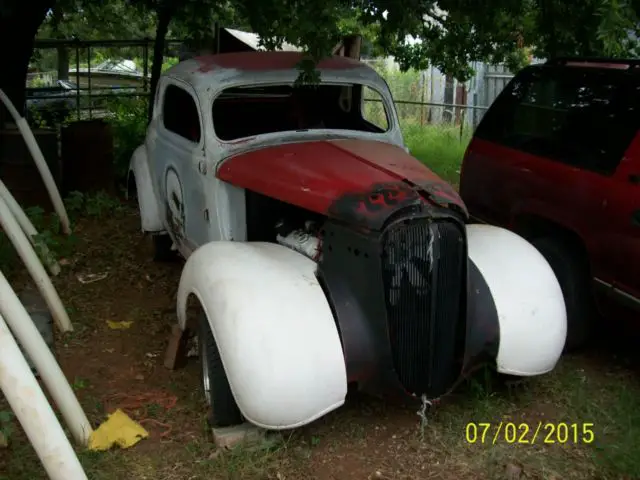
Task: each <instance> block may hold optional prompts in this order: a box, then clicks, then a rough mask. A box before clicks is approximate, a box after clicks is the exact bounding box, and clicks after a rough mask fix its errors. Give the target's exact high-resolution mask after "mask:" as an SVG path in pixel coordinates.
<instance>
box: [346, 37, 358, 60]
mask: <svg viewBox="0 0 640 480" xmlns="http://www.w3.org/2000/svg"><path fill="white" fill-rule="evenodd" d="M342 45H343V49H342V56H344V57H349V58H355V59H356V60H360V49H361V48H362V37H361V36H360V35H348V36H346V37H344V39H343V40H342Z"/></svg>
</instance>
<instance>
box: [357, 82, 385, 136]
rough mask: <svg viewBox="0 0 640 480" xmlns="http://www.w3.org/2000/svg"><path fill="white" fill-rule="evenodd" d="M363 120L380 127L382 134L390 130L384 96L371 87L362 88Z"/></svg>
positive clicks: (364, 86)
mask: <svg viewBox="0 0 640 480" xmlns="http://www.w3.org/2000/svg"><path fill="white" fill-rule="evenodd" d="M362 118H363V119H364V120H366V121H367V122H369V123H371V124H372V125H374V126H376V127H378V128H379V129H380V131H381V132H386V131H387V130H389V119H388V118H387V111H386V109H385V108H384V102H383V101H382V95H380V93H378V92H377V91H376V90H374V89H373V88H371V87H368V86H366V85H363V87H362Z"/></svg>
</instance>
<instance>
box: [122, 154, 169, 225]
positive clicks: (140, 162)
mask: <svg viewBox="0 0 640 480" xmlns="http://www.w3.org/2000/svg"><path fill="white" fill-rule="evenodd" d="M130 175H133V177H134V179H135V182H136V191H137V193H138V208H139V209H140V222H141V224H142V231H143V232H161V231H162V230H164V225H163V224H162V217H161V215H160V208H159V207H160V206H159V204H158V199H157V198H156V194H155V192H154V191H153V179H152V178H151V172H150V170H149V164H148V162H147V153H146V148H145V146H144V145H140V146H139V147H138V148H136V150H135V151H134V152H133V155H132V156H131V162H130V164H129V176H130ZM128 183H129V178H127V185H128Z"/></svg>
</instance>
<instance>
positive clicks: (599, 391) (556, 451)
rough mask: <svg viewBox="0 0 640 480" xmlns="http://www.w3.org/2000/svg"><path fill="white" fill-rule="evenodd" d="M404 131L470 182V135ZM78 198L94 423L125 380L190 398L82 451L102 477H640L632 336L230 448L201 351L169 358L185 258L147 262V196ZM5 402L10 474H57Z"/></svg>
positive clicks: (86, 374)
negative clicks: (130, 435) (532, 369)
mask: <svg viewBox="0 0 640 480" xmlns="http://www.w3.org/2000/svg"><path fill="white" fill-rule="evenodd" d="M404 133H405V140H406V143H407V145H408V146H409V148H410V150H411V152H412V153H413V155H415V156H416V157H417V158H419V159H420V160H421V161H423V162H424V163H425V164H426V165H428V166H429V167H430V168H432V169H433V170H434V172H436V173H437V174H438V175H440V176H441V177H442V178H443V179H445V180H447V181H449V182H451V183H453V184H457V176H458V174H457V171H458V169H459V166H460V162H461V159H462V156H463V154H464V150H465V148H466V144H467V142H468V134H466V135H464V136H463V138H462V141H461V140H460V136H459V131H458V130H457V129H451V128H443V127H435V126H429V127H424V128H421V127H418V126H407V127H406V128H405V129H404ZM80 203H82V206H81V205H80ZM70 206H72V205H70ZM80 208H82V209H83V211H84V212H85V213H84V218H79V219H78V224H77V227H76V234H77V236H78V243H77V244H76V246H75V254H72V255H69V257H68V259H69V261H70V262H71V264H72V266H69V267H65V270H64V272H63V274H61V276H60V277H58V278H56V279H55V282H56V287H57V288H58V291H59V292H60V294H61V297H62V298H63V300H64V301H65V303H66V306H67V307H68V310H69V312H70V315H71V317H72V321H73V322H74V325H75V327H76V331H75V332H73V334H71V335H68V336H66V337H65V338H62V339H61V338H58V340H57V357H58V359H59V361H60V363H61V365H62V366H63V368H64V369H65V373H66V374H67V375H68V378H69V379H70V381H71V382H72V384H73V387H74V390H75V392H76V394H77V395H78V397H79V399H80V401H81V403H82V405H83V406H84V408H85V410H86V411H87V415H89V417H90V419H91V420H92V422H93V423H94V424H97V423H99V422H100V421H101V420H102V419H103V418H104V415H105V413H107V412H108V411H110V410H111V409H112V408H113V405H112V404H110V403H109V395H112V394H115V393H119V392H120V393H122V392H124V393H131V394H132V395H134V394H139V393H140V392H147V391H151V390H163V391H165V392H170V393H172V394H175V395H176V396H177V398H178V400H177V405H176V407H175V408H174V409H172V410H167V411H165V410H164V408H163V407H162V406H161V405H160V403H159V402H155V403H154V402H150V403H149V404H148V405H146V407H144V408H141V409H136V410H132V411H129V412H128V413H129V414H130V415H131V416H132V418H134V419H139V418H140V417H144V416H145V415H146V417H148V418H152V419H153V420H155V421H158V422H161V423H162V424H165V425H168V426H170V427H172V430H171V434H170V435H168V436H167V437H164V438H163V437H160V435H159V431H162V429H159V430H152V431H151V437H150V438H149V439H147V440H144V441H142V442H141V443H140V444H138V445H136V446H135V447H133V448H131V449H129V450H124V451H121V450H113V451H109V452H105V453H89V452H85V451H80V450H78V455H79V459H80V461H81V462H82V465H83V466H84V468H85V470H86V472H87V475H88V477H89V478H90V479H98V480H100V479H104V480H116V479H119V478H131V479H152V478H154V479H155V478H158V479H164V480H183V479H221V480H226V479H229V480H235V479H248V480H252V479H265V480H266V479H276V480H295V479H300V478H308V479H309V480H311V479H319V480H329V479H336V480H341V479H354V480H359V479H363V480H364V479H369V478H372V479H373V478H378V479H394V480H395V479H397V480H409V479H411V480H413V479H418V478H424V479H427V478H430V479H431V478H434V479H451V480H466V479H495V480H500V479H505V478H509V479H512V480H513V479H518V480H524V479H528V480H531V479H540V480H543V479H544V480H559V479H576V480H583V479H585V480H586V479H598V480H600V479H601V480H614V479H635V478H640V401H639V399H640V385H639V382H638V378H637V376H636V375H635V370H634V363H633V362H635V360H634V358H635V357H634V355H633V352H632V349H631V348H629V349H622V348H621V347H620V345H619V341H616V342H614V343H612V345H613V346H609V345H608V344H607V345H605V346H604V347H603V348H601V349H600V350H599V351H591V352H587V353H585V354H582V355H567V356H565V357H564V358H563V359H562V360H561V362H560V363H559V365H558V366H557V368H556V369H555V370H554V371H553V372H552V373H550V374H548V375H543V376H540V377H535V378H532V379H529V380H527V381H523V382H515V383H508V384H505V383H502V382H496V381H495V378H494V377H493V376H492V375H490V374H489V373H487V372H483V373H481V374H479V375H478V376H476V377H474V378H473V379H470V380H469V381H468V382H466V383H465V384H464V385H463V386H462V387H461V389H460V390H459V391H458V392H456V394H455V395H454V396H452V397H451V398H449V399H448V400H446V401H444V402H443V403H441V404H440V405H437V406H435V407H433V408H432V409H430V410H429V411H428V413H427V417H426V422H422V421H421V419H420V417H419V416H418V415H417V414H416V409H415V408H405V407H396V406H391V405H389V404H386V403H384V402H380V401H377V400H374V399H370V398H366V397H360V396H357V395H356V396H354V397H352V398H350V399H349V400H348V402H347V404H346V405H345V406H344V407H342V408H341V409H339V410H338V411H335V412H332V413H331V414H329V415H327V416H326V417H324V418H322V419H320V420H318V421H317V422H314V423H313V424H312V425H309V426H307V427H304V428H302V429H299V430H297V431H295V432H294V433H293V434H292V435H291V436H287V437H286V440H285V441H284V442H283V443H282V444H281V445H280V446H278V447H277V448H274V449H259V450H250V449H247V448H244V447H239V448H237V449H235V450H234V451H231V452H226V453H221V452H217V451H215V449H214V448H213V447H212V444H211V439H210V434H209V431H208V428H207V427H206V425H205V423H204V420H203V419H204V417H205V413H204V412H205V409H204V406H203V402H202V398H201V395H200V392H199V388H198V372H197V365H196V364H195V363H194V362H191V363H190V364H189V365H188V366H187V367H186V368H185V369H183V370H180V371H176V372H168V371H167V370H165V369H164V368H163V367H162V366H161V363H162V352H163V349H164V346H165V342H166V334H167V332H168V330H169V328H170V325H171V324H172V322H173V321H175V319H174V315H173V312H174V310H175V304H174V295H175V286H176V285H177V279H178V278H179V274H180V266H179V265H178V266H175V265H174V266H168V265H165V266H162V265H158V264H153V263H151V262H149V261H148V253H149V246H148V245H147V244H146V243H145V240H144V239H143V238H142V237H141V236H140V235H139V233H138V231H139V230H138V229H139V224H138V219H137V213H136V212H135V210H132V209H126V208H125V209H124V210H122V209H120V207H117V208H116V207H115V206H114V205H112V204H111V203H110V202H108V201H107V200H105V199H99V198H97V197H96V198H95V199H93V198H91V199H83V201H82V202H78V205H76V206H75V207H74V208H73V210H75V211H79V210H80ZM87 270H90V271H92V272H93V273H98V272H100V271H103V270H105V271H110V275H109V276H108V277H107V278H106V279H105V280H103V281H102V282H96V283H94V284H89V285H81V284H80V283H79V282H78V281H77V278H76V276H77V274H78V273H84V272H85V271H87ZM141 272H142V273H141ZM165 311H167V312H169V313H168V314H166V315H165V314H164V313H163V312H165ZM106 319H109V320H113V321H122V320H128V321H131V322H132V327H131V329H130V330H122V331H109V330H108V328H107V327H106V325H105V320H106ZM630 343H633V342H632V341H631V342H630ZM150 354H151V355H152V357H150V356H149V355H150ZM153 355H156V356H153ZM151 358H154V359H156V360H151ZM625 362H626V363H625ZM629 362H631V363H629ZM140 378H143V380H142V381H141V380H140ZM7 410H8V408H7V406H6V405H4V404H3V402H2V399H1V398H0V430H2V429H7V431H8V432H9V433H10V434H9V437H10V438H9V440H10V441H9V447H8V448H6V449H4V450H2V449H0V479H1V480H5V479H6V480H8V479H11V480H35V479H39V478H45V476H44V473H43V470H42V467H41V465H40V463H39V461H38V459H37V458H36V456H35V453H34V452H33V449H32V447H31V446H30V444H29V443H28V441H27V440H26V438H25V437H24V434H22V432H21V431H20V430H21V429H20V427H19V425H18V424H17V422H16V421H15V419H11V418H10V417H9V416H8V415H4V414H2V412H3V411H4V412H6V411H7ZM145 412H146V413H145ZM501 422H502V424H503V427H504V425H506V424H507V423H509V422H511V423H512V424H514V425H516V426H517V427H518V428H517V435H516V438H515V439H514V438H505V434H507V433H508V432H507V431H506V430H507V428H506V427H504V430H502V433H501V434H500V435H496V432H497V431H498V428H499V425H500V424H501ZM561 423H565V424H567V425H568V426H569V428H568V430H569V433H570V435H569V437H568V438H567V439H566V441H562V440H564V439H562V438H560V440H561V441H560V442H558V434H560V435H562V432H558V430H562V427H556V428H555V429H553V430H554V431H551V430H550V429H549V427H546V430H543V432H544V433H545V435H540V436H539V437H538V438H537V441H536V442H533V444H532V443H531V441H532V439H533V435H534V431H535V429H536V428H537V425H539V424H544V425H554V426H557V425H559V424H561ZM469 424H473V425H476V426H478V428H479V429H480V433H481V431H482V429H483V425H481V424H488V427H487V430H488V431H487V434H486V437H485V440H484V441H482V439H481V438H479V439H476V441H475V442H469V440H473V439H472V438H471V439H469V438H467V436H466V431H467V429H468V425H469ZM587 424H590V426H589V425H587ZM574 425H575V427H574ZM585 425H587V428H592V430H593V433H594V438H593V441H592V442H590V443H586V442H585V440H589V438H586V437H585V436H584V435H582V433H583V430H584V428H585ZM149 426H150V427H153V424H150V425H149ZM527 427H528V431H526V430H527ZM163 428H164V427H163ZM574 429H575V430H574ZM574 431H575V432H576V433H578V434H579V435H577V438H572V437H573V435H572V434H573V433H574ZM494 438H496V441H495V442H494V440H493V439H494ZM545 439H546V440H547V442H546V443H545ZM550 440H555V443H551V442H550ZM526 441H528V442H529V443H525V442H526ZM507 473H508V474H509V475H507ZM516 474H517V475H516Z"/></svg>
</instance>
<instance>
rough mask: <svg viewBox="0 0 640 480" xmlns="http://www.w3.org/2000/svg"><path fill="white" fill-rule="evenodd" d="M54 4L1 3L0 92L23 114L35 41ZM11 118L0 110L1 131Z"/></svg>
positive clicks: (41, 1) (39, 0)
mask: <svg viewBox="0 0 640 480" xmlns="http://www.w3.org/2000/svg"><path fill="white" fill-rule="evenodd" d="M51 3H52V0H32V1H29V2H25V1H19V0H3V1H2V2H0V45H2V46H3V47H4V55H3V56H2V64H3V65H2V74H1V75H0V89H2V91H4V92H5V93H6V95H7V96H8V97H9V98H10V99H11V100H12V101H13V102H14V103H15V105H16V108H18V110H19V111H22V109H23V107H24V90H25V83H26V78H27V70H28V68H29V59H30V58H31V53H32V52H33V41H34V38H35V36H36V33H37V32H38V29H39V28H40V25H41V24H42V22H43V21H44V18H45V16H46V15H47V12H48V11H49V10H50V9H51V6H52V5H51ZM8 117H9V114H8V112H7V111H6V109H5V108H4V106H2V107H0V127H1V126H2V125H3V124H4V119H5V118H8Z"/></svg>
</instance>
